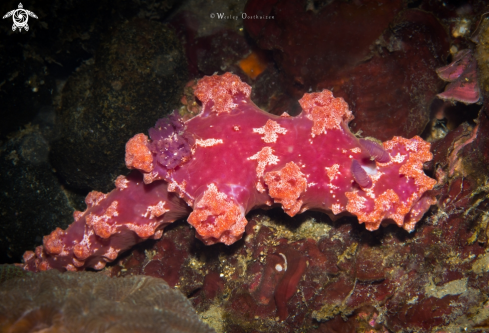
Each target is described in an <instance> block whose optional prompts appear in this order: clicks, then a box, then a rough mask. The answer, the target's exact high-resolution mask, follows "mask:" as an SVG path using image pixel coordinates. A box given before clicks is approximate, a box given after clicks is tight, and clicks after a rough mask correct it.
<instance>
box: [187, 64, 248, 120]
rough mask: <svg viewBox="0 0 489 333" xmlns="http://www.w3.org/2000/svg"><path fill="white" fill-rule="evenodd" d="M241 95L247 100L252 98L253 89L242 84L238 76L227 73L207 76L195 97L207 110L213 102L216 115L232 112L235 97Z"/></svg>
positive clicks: (198, 86) (196, 91) (195, 92)
mask: <svg viewBox="0 0 489 333" xmlns="http://www.w3.org/2000/svg"><path fill="white" fill-rule="evenodd" d="M238 93H241V94H242V95H243V96H244V97H245V98H248V97H250V94H251V87H250V86H249V85H247V84H246V83H244V82H242V81H241V80H240V78H239V77H238V76H237V75H234V74H231V73H225V74H224V75H221V76H218V75H213V76H205V77H204V78H202V79H201V80H199V82H198V83H197V88H196V89H195V90H194V95H195V97H197V98H198V99H199V100H200V101H201V102H202V105H203V106H204V108H205V105H206V104H207V103H208V102H210V101H212V102H214V105H213V106H212V111H213V112H216V113H218V114H219V113H223V112H230V111H231V109H232V108H233V107H234V106H235V104H234V102H233V96H234V95H236V94H238Z"/></svg>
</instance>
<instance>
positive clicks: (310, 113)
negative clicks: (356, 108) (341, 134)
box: [299, 90, 354, 136]
mask: <svg viewBox="0 0 489 333" xmlns="http://www.w3.org/2000/svg"><path fill="white" fill-rule="evenodd" d="M299 104H300V105H301V107H302V110H304V112H305V114H306V116H307V118H308V119H310V120H312V121H313V122H314V125H313V127H312V134H313V136H315V135H319V134H321V133H326V130H328V129H335V128H336V129H339V128H340V124H341V123H342V122H345V123H348V122H350V121H351V120H352V119H353V118H354V117H353V115H352V113H351V111H350V110H349V109H348V104H347V103H346V102H345V101H344V100H343V98H341V97H338V98H335V97H334V96H333V93H332V92H331V91H329V90H323V91H321V92H315V93H310V94H304V96H303V97H302V98H301V99H300V100H299Z"/></svg>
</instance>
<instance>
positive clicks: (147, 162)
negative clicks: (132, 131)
mask: <svg viewBox="0 0 489 333" xmlns="http://www.w3.org/2000/svg"><path fill="white" fill-rule="evenodd" d="M126 166H127V168H128V169H138V170H141V171H144V172H151V171H152V170H153V156H152V155H151V151H150V150H149V148H148V137H147V136H146V135H144V134H142V133H139V134H136V135H135V136H134V137H132V138H131V139H130V140H129V141H128V142H127V143H126Z"/></svg>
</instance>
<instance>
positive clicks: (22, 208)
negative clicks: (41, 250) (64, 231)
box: [0, 125, 77, 263]
mask: <svg viewBox="0 0 489 333" xmlns="http://www.w3.org/2000/svg"><path fill="white" fill-rule="evenodd" d="M48 139H49V135H46V131H43V130H41V129H40V127H39V126H38V125H34V126H30V127H28V128H27V129H25V130H22V131H20V132H18V133H17V134H16V135H14V136H12V137H11V138H10V139H9V140H8V141H7V142H5V143H4V144H1V145H0V189H1V190H0V207H1V208H0V219H1V223H0V262H2V263H5V262H9V263H13V262H18V261H19V258H21V256H22V253H23V249H25V248H26V247H30V248H32V247H34V246H37V245H39V244H41V243H42V236H43V235H44V234H45V233H46V231H47V230H49V229H52V228H53V227H56V226H60V227H66V226H68V225H69V224H70V223H71V222H72V219H73V201H77V199H76V198H75V197H72V196H71V195H69V194H68V193H67V192H65V191H64V190H63V188H61V187H60V186H59V183H58V179H57V178H56V176H55V175H54V174H53V172H52V170H51V166H50V165H49V162H48V155H49V143H48ZM72 199H74V200H72Z"/></svg>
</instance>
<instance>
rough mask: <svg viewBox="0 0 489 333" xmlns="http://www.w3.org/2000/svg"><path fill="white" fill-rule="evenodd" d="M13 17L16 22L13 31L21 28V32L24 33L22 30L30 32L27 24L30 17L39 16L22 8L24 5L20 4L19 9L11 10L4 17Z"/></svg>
mask: <svg viewBox="0 0 489 333" xmlns="http://www.w3.org/2000/svg"><path fill="white" fill-rule="evenodd" d="M10 16H12V18H13V20H14V24H13V25H12V31H15V29H17V28H19V31H22V28H24V29H25V31H29V25H28V24H27V21H28V20H29V16H31V17H33V18H37V15H36V14H34V13H33V12H31V11H30V10H27V9H24V8H23V6H22V3H19V8H18V9H14V10H11V11H10V12H8V13H7V14H5V15H4V16H3V18H7V17H10Z"/></svg>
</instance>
